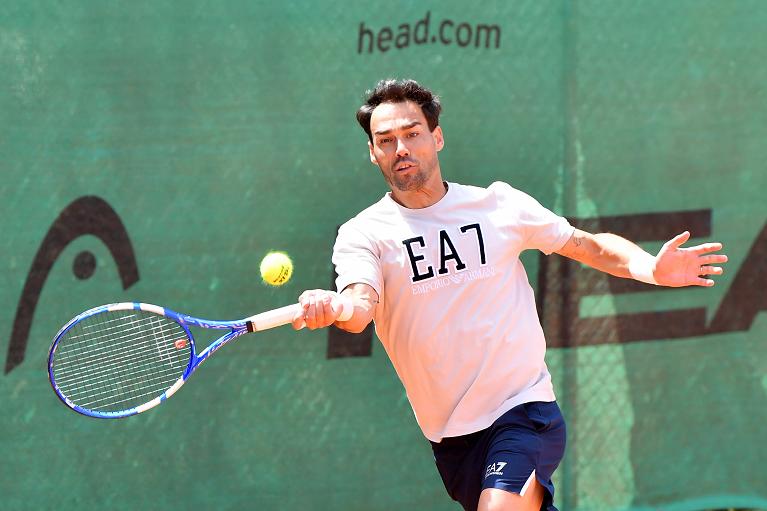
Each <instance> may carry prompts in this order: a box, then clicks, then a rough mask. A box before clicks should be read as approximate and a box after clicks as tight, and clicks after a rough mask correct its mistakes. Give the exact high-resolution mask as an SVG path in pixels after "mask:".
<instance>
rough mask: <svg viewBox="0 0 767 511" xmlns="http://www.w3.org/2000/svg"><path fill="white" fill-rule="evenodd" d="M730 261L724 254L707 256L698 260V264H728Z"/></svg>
mask: <svg viewBox="0 0 767 511" xmlns="http://www.w3.org/2000/svg"><path fill="white" fill-rule="evenodd" d="M728 260H729V259H728V258H727V256H726V255H724V254H714V255H707V256H703V257H699V258H698V262H699V263H700V264H723V263H726V262H727V261H728Z"/></svg>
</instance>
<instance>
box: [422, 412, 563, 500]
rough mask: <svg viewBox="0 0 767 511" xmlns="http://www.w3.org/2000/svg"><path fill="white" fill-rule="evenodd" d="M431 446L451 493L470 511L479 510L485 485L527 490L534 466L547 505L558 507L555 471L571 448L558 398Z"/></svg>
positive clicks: (509, 489)
mask: <svg viewBox="0 0 767 511" xmlns="http://www.w3.org/2000/svg"><path fill="white" fill-rule="evenodd" d="M431 447H432V450H433V451H434V460H435V462H436V463H437V470H439V475H440V476H441V477H442V482H443V483H445V488H446V489H447V493H448V494H449V495H450V496H451V497H452V498H453V500H456V501H458V502H460V503H461V505H462V506H463V508H464V509H465V510H466V511H476V509H477V505H478V504H479V494H480V493H482V490H484V489H485V488H498V489H501V490H505V491H508V492H512V493H519V494H521V493H522V489H523V488H524V487H525V485H526V484H527V483H528V481H530V480H531V479H530V477H531V474H532V473H533V471H535V478H536V479H538V482H539V483H540V484H541V486H543V488H544V490H546V491H545V495H544V498H543V505H542V506H541V510H544V511H557V508H555V507H554V485H553V484H552V482H551V475H552V474H553V473H554V470H555V469H556V468H557V466H559V462H560V461H561V460H562V456H563V455H564V452H565V421H564V418H563V417H562V412H561V411H560V410H559V406H557V403H556V402H551V403H544V402H532V403H525V404H521V405H519V406H516V407H514V408H512V409H511V410H509V411H508V412H506V413H505V414H503V415H502V416H500V417H499V418H498V420H496V421H495V422H494V423H493V424H492V425H491V426H490V427H489V428H487V429H483V430H482V431H477V432H476V433H470V434H468V435H463V436H456V437H446V438H443V439H442V441H441V442H439V443H435V442H431Z"/></svg>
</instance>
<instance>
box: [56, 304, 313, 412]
mask: <svg viewBox="0 0 767 511" xmlns="http://www.w3.org/2000/svg"><path fill="white" fill-rule="evenodd" d="M126 310H140V311H145V312H150V313H154V314H158V315H160V316H165V317H166V318H169V319H171V320H172V321H174V322H176V323H178V324H179V325H180V326H181V328H182V329H183V330H184V332H185V333H186V336H187V339H188V341H189V343H190V355H189V363H188V364H187V367H186V369H185V370H184V372H183V374H182V375H181V376H180V377H179V379H178V380H176V382H175V383H173V385H171V386H170V387H169V388H168V389H167V390H166V391H164V392H163V393H162V394H161V395H159V396H157V397H155V398H154V399H152V400H150V401H147V402H146V403H144V404H142V405H139V406H135V407H132V408H128V409H125V410H119V411H96V410H90V409H87V408H83V407H82V406H79V405H77V404H76V403H74V402H72V400H70V399H69V398H68V397H67V396H66V395H64V393H63V392H62V391H61V389H60V388H59V386H58V384H57V383H56V379H55V377H54V374H53V371H54V363H53V360H54V355H55V353H56V348H57V347H58V345H59V342H60V341H61V339H63V338H64V336H65V335H66V333H67V332H68V331H69V330H70V329H71V328H72V327H73V326H75V325H76V324H78V323H80V322H81V321H83V320H84V319H86V318H89V317H92V316H95V315H97V314H104V313H107V312H111V311H126ZM300 310H301V306H300V305H298V304H293V305H288V306H286V307H281V308H279V309H274V310H271V311H268V312H264V313H261V314H256V315H255V316H250V317H248V318H245V319H241V320H236V321H215V320H207V319H200V318H196V317H194V316H189V315H186V314H181V313H178V312H175V311H172V310H170V309H167V308H165V307H160V306H158V305H152V304H149V303H142V302H120V303H110V304H106V305H100V306H98V307H94V308H92V309H88V310H87V311H85V312H83V313H81V314H78V315H77V316H75V317H74V318H72V319H71V320H70V321H69V322H68V323H67V324H66V325H64V326H63V327H61V329H60V330H59V331H58V333H57V334H56V336H55V337H54V338H53V343H52V344H51V347H50V350H49V351H48V379H49V381H50V383H51V386H52V387H53V390H54V392H55V393H56V395H57V396H58V397H59V399H60V400H61V401H62V402H63V403H64V404H65V405H67V406H68V407H69V408H71V409H72V410H74V411H75V412H77V413H80V414H82V415H85V416H88V417H94V418H99V419H118V418H122V417H129V416H131V415H136V414H138V413H141V412H145V411H147V410H149V409H151V408H154V407H155V406H157V405H159V404H160V403H162V402H163V401H165V400H166V399H168V398H169V397H171V396H172V395H173V394H175V393H176V392H177V391H178V389H180V388H181V386H182V385H183V384H184V383H185V382H186V380H187V378H189V376H191V375H192V373H193V372H194V371H195V370H196V369H197V368H198V367H199V366H200V364H202V363H203V362H204V361H205V360H207V359H208V357H209V356H210V355H212V354H213V353H214V352H215V351H217V350H218V349H220V348H221V347H223V346H224V345H225V344H226V343H228V342H229V341H232V340H234V339H236V338H237V337H239V336H241V335H243V334H247V333H249V332H257V331H260V330H266V329H268V328H273V327H275V326H280V325H284V324H287V323H289V322H290V321H291V320H292V318H293V317H294V316H295V315H296V314H297V313H298V312H299V311H300ZM189 326H196V327H200V328H211V329H219V330H229V332H228V333H226V334H224V335H222V336H221V337H219V338H218V339H216V340H215V341H213V342H211V343H210V345H208V347H206V348H205V349H204V350H202V352H200V354H199V355H198V354H197V349H196V346H195V342H194V336H193V335H192V332H191V331H190V330H189Z"/></svg>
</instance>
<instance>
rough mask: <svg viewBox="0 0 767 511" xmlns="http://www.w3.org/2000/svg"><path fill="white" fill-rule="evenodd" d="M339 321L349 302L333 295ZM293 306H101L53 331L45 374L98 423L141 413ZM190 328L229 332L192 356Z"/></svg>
mask: <svg viewBox="0 0 767 511" xmlns="http://www.w3.org/2000/svg"><path fill="white" fill-rule="evenodd" d="M338 307H341V314H340V316H339V320H341V321H346V320H347V319H349V318H350V317H351V316H352V313H353V306H352V302H351V300H350V299H349V298H347V297H345V296H341V295H336V297H335V300H334V305H333V308H334V309H335V310H338ZM301 311H302V307H301V305H300V304H293V305H288V306H286V307H281V308H279V309H274V310H271V311H267V312H263V313H261V314H256V315H255V316H251V317H248V318H245V319H241V320H239V321H210V320H206V319H199V318H195V317H192V316H187V315H185V314H179V313H177V312H174V311H172V310H170V309H166V308H164V307H158V306H157V305H150V304H147V303H137V302H126V303H113V304H108V305H102V306H100V307H95V308H93V309H90V310H87V311H85V312H83V313H82V314H80V315H78V316H76V317H74V318H72V320H70V321H69V322H68V323H67V324H66V325H64V326H63V327H62V328H61V330H59V332H58V333H57V334H56V337H54V339H53V344H52V345H51V349H50V352H49V354H48V376H49V378H50V381H51V385H52V386H53V390H54V391H55V392H56V395H57V396H58V397H59V398H60V399H61V401H63V402H64V404H66V405H67V406H68V407H69V408H71V409H72V410H74V411H76V412H78V413H81V414H83V415H88V416H90V417H97V418H100V419H117V418H121V417H128V416H130V415H135V414H137V413H141V412H145V411H147V410H149V409H150V408H154V407H155V406H157V405H159V404H160V403H162V402H164V401H165V400H166V399H168V398H169V397H170V396H172V395H173V394H175V393H176V392H177V391H178V389H179V388H181V386H182V385H183V384H184V382H186V380H187V378H189V376H191V374H192V373H193V372H194V371H195V370H196V369H197V368H198V367H199V366H200V364H202V363H203V362H204V361H205V360H207V358H208V357H209V356H210V355H212V354H213V353H214V352H215V351H216V350H218V349H219V348H221V347H222V346H223V345H224V344H226V343H228V342H229V341H231V340H233V339H236V338H237V337H239V336H241V335H243V334H246V333H249V332H259V331H261V330H267V329H269V328H274V327H277V326H281V325H285V324H287V323H290V322H291V321H292V320H293V318H294V317H296V315H298V314H299V313H300V312H301ZM190 326H196V327H202V328H215V329H221V330H228V331H227V333H225V334H224V335H222V336H221V337H219V338H218V339H216V340H214V341H213V342H212V343H210V345H208V347H207V348H205V349H204V350H202V352H200V353H199V354H198V353H197V349H196V347H195V343H194V337H192V333H191V332H190V331H189V327H190Z"/></svg>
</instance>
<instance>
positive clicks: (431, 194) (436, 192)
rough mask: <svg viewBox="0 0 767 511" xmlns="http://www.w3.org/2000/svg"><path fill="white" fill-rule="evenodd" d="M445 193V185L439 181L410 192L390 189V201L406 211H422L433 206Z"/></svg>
mask: <svg viewBox="0 0 767 511" xmlns="http://www.w3.org/2000/svg"><path fill="white" fill-rule="evenodd" d="M446 193H447V183H446V182H444V181H442V180H441V179H440V181H439V183H438V184H435V185H430V186H425V187H423V188H421V189H419V190H415V191H412V192H400V191H399V190H397V189H394V188H393V189H392V194H391V196H392V199H394V201H395V202H397V203H398V204H400V205H401V206H404V207H406V208H408V209H423V208H428V207H429V206H433V205H434V204H436V203H437V202H439V201H440V199H442V197H444V196H445V194H446Z"/></svg>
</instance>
